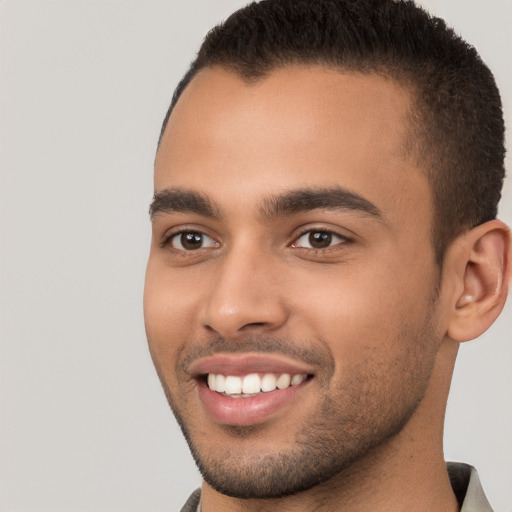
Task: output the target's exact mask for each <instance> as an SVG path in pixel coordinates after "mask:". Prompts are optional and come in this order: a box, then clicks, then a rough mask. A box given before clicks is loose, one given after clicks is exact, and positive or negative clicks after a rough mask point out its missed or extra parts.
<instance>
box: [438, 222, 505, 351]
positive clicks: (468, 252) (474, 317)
mask: <svg viewBox="0 0 512 512" xmlns="http://www.w3.org/2000/svg"><path fill="white" fill-rule="evenodd" d="M511 244H512V237H511V232H510V229H509V228H508V227H507V226H506V225H505V224H504V223H503V222H501V221H499V220H493V221H490V222H486V223H485V224H481V225H480V226H477V227H476V228H473V229H471V230H470V231H468V232H467V233H464V234H463V235H461V236H460V237H459V238H458V239H457V240H456V241H455V242H454V247H453V251H451V253H450V255H449V257H451V258H452V261H451V265H450V269H451V270H452V271H454V272H455V274H454V277H455V280H456V285H455V286H454V287H453V290H455V292H454V293H453V295H452V297H451V304H450V307H451V313H452V314H451V315H450V319H449V325H448V331H447V334H448V336H449V337H450V338H452V339H453V340H455V341H459V342H463V341H468V340H472V339H474V338H477V337H478V336H480V335H481V334H482V333H484V332H485V331H486V330H487V329H488V328H489V327H490V326H491V325H492V324H493V322H494V321H495V320H496V318H497V317H498V315H499V314H500V313H501V310H502V309H503V306H504V305H505V301H506V299H507V294H508V290H509V287H510V282H511V278H512V275H511V268H512V246H511ZM447 256H448V254H447Z"/></svg>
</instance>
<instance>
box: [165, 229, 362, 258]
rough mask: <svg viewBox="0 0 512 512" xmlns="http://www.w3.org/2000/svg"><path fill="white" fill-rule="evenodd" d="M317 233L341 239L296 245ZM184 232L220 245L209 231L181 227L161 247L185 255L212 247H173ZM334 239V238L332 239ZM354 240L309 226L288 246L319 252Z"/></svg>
mask: <svg viewBox="0 0 512 512" xmlns="http://www.w3.org/2000/svg"><path fill="white" fill-rule="evenodd" d="M308 233H309V234H310V236H311V234H317V233H322V234H325V235H330V236H331V237H337V238H339V239H340V241H339V242H337V243H335V244H332V245H328V246H327V247H322V248H315V247H300V246H296V245H295V244H296V243H297V242H298V241H299V240H300V239H301V238H303V237H304V236H306V235H307V234H308ZM184 234H196V235H200V236H203V237H208V238H209V239H211V240H213V241H214V243H215V244H216V245H215V246H214V248H216V247H218V246H219V243H218V242H217V241H216V240H215V239H214V238H213V237H211V236H210V235H208V234H207V233H205V232H203V231H201V230H199V229H192V228H191V229H181V230H180V231H175V232H172V233H170V234H168V235H166V236H164V238H163V239H162V241H161V242H160V244H159V245H160V247H161V248H166V247H167V248H171V249H172V250H173V251H175V252H176V253H180V254H183V255H185V254H186V253H189V254H190V253H194V252H196V253H197V252H199V251H201V250H204V249H210V248H211V247H199V248H197V249H190V250H186V249H184V248H183V249H180V248H176V247H172V246H171V244H172V241H173V240H174V239H176V238H177V237H179V236H182V235H184ZM330 241H332V240H330ZM352 242H353V239H351V238H349V237H347V236H345V235H342V234H340V233H337V232H336V231H333V230H331V229H327V228H325V227H320V228H308V229H305V230H304V231H302V232H300V233H299V234H298V235H297V236H296V237H295V238H294V239H293V241H292V242H291V244H289V245H288V247H292V248H294V249H301V250H306V251H308V252H313V253H314V254H317V253H325V252H327V251H329V250H332V249H333V248H334V247H336V246H338V245H345V244H349V243H352ZM184 253H185V254H184Z"/></svg>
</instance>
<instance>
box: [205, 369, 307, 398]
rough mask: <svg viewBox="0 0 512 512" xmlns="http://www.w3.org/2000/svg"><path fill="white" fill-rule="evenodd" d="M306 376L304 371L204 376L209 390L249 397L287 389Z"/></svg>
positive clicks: (233, 395)
mask: <svg viewBox="0 0 512 512" xmlns="http://www.w3.org/2000/svg"><path fill="white" fill-rule="evenodd" d="M307 378H308V374H305V373H296V374H294V375H290V374H289V373H281V374H274V373H265V374H259V373H250V374H248V375H245V376H238V375H223V374H222V373H217V374H215V373H209V374H208V375H207V376H205V380H206V384H207V385H208V388H209V389H210V390H211V391H215V392H217V393H221V394H223V395H224V396H227V397H230V398H249V397H253V396H258V395H260V394H262V393H271V392H272V391H275V390H276V389H280V390H283V389H287V388H288V387H290V386H298V385H299V384H301V383H302V382H304V381H305V380H306V379H307Z"/></svg>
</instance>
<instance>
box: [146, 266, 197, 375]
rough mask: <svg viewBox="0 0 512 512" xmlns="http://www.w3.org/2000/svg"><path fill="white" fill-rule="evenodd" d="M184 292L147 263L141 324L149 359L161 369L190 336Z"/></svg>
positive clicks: (162, 270)
mask: <svg viewBox="0 0 512 512" xmlns="http://www.w3.org/2000/svg"><path fill="white" fill-rule="evenodd" d="M186 290H187V288H186V287H182V286H181V285H180V282H179V281H176V280H175V279H173V278H172V277H171V276H170V275H169V272H168V271H167V272H166V271H165V269H161V268H159V265H158V263H153V262H151V260H150V262H149V264H148V268H147V272H146V282H145V286H144V322H145V327H146V334H147V339H148V344H149V349H150V352H151V356H152V357H153V360H154V361H155V364H160V365H161V366H162V367H165V368H168V367H169V366H170V365H171V364H172V363H173V361H175V360H176V358H177V356H178V353H179V351H180V350H181V349H182V347H183V344H184V342H185V341H186V339H187V338H189V337H190V334H191V326H192V321H191V310H192V308H191V305H190V304H189V303H188V302H189V301H187V294H186V293H184V291H185V292H186ZM172 366H173V365H172Z"/></svg>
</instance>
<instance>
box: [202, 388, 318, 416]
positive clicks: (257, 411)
mask: <svg viewBox="0 0 512 512" xmlns="http://www.w3.org/2000/svg"><path fill="white" fill-rule="evenodd" d="M308 382H309V380H305V381H304V382H302V383H301V384H298V385H296V386H289V387H287V388H286V389H276V390H275V391H268V392H266V393H260V394H259V395H256V396H252V397H247V398H231V397H229V396H225V395H222V394H220V393H217V392H216V391H212V390H211V389H210V388H209V387H208V386H207V385H206V384H205V383H204V382H200V383H199V386H198V389H199V397H200V399H201V401H202V402H203V405H204V407H205V409H206V411H207V412H208V414H209V415H210V416H211V417H212V418H213V419H214V420H215V421H217V422H218V423H223V424H226V425H254V424H257V423H262V422H264V421H266V420H268V419H270V418H271V417H272V416H274V415H275V414H276V413H278V412H279V411H281V410H282V409H283V408H285V407H288V406H290V405H291V403H292V402H293V401H294V400H295V399H296V398H297V394H299V393H300V392H301V391H302V390H303V389H304V387H305V386H307V384H308Z"/></svg>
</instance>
